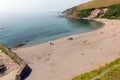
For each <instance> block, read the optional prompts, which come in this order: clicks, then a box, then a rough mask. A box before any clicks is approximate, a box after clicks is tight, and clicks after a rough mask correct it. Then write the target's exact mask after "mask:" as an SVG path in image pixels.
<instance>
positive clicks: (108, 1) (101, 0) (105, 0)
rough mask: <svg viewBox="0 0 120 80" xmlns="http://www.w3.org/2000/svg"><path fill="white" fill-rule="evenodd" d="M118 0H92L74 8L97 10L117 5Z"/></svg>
mask: <svg viewBox="0 0 120 80" xmlns="http://www.w3.org/2000/svg"><path fill="white" fill-rule="evenodd" d="M119 3H120V0H93V1H90V2H88V3H85V4H81V5H78V6H76V7H77V8H76V9H77V10H83V9H89V8H99V7H108V6H110V5H114V4H119Z"/></svg>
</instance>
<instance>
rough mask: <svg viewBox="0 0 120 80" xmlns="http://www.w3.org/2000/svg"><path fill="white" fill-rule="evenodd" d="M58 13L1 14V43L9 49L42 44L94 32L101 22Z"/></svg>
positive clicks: (100, 25)
mask: <svg viewBox="0 0 120 80" xmlns="http://www.w3.org/2000/svg"><path fill="white" fill-rule="evenodd" d="M58 16H59V14H57V13H44V14H42V13H1V14H0V43H3V44H5V45H6V46H8V47H9V48H13V47H14V46H16V45H17V44H21V43H25V44H26V46H32V45H36V44H41V43H44V42H48V41H52V40H55V39H59V38H62V37H65V36H70V35H73V34H78V33H83V32H88V31H93V30H96V29H99V28H100V27H102V25H103V24H102V23H101V22H97V21H90V20H84V19H70V18H65V17H58Z"/></svg>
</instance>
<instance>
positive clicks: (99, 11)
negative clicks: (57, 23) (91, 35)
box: [64, 0, 120, 19]
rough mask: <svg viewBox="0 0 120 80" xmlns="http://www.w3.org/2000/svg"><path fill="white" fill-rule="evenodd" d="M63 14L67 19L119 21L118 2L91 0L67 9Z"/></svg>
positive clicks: (119, 9) (119, 1)
mask: <svg viewBox="0 0 120 80" xmlns="http://www.w3.org/2000/svg"><path fill="white" fill-rule="evenodd" d="M82 6H83V7H82ZM64 13H65V17H69V18H90V19H93V18H110V19H120V15H119V13H120V0H93V1H91V2H88V3H85V4H81V5H78V6H75V7H73V8H71V9H68V10H66V11H64Z"/></svg>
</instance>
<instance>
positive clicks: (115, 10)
mask: <svg viewBox="0 0 120 80" xmlns="http://www.w3.org/2000/svg"><path fill="white" fill-rule="evenodd" d="M103 17H104V18H109V19H120V4H116V5H112V6H109V10H108V11H107V12H106V13H105V15H104V16H103Z"/></svg>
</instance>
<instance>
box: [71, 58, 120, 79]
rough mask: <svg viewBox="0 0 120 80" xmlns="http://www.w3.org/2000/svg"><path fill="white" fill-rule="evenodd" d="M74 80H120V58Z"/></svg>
mask: <svg viewBox="0 0 120 80" xmlns="http://www.w3.org/2000/svg"><path fill="white" fill-rule="evenodd" d="M72 80H120V58H119V59H117V60H115V61H113V62H111V63H109V64H106V65H105V66H102V67H99V68H98V69H95V70H93V71H90V72H87V73H85V74H82V75H80V76H77V77H75V78H74V79H72Z"/></svg>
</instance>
